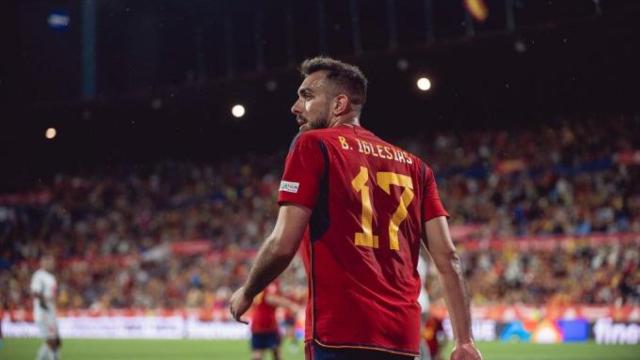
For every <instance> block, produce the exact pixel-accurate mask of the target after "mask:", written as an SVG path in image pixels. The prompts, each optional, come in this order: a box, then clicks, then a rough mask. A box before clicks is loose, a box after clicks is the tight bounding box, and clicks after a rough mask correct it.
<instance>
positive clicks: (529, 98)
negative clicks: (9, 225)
mask: <svg viewBox="0 0 640 360" xmlns="http://www.w3.org/2000/svg"><path fill="white" fill-rule="evenodd" d="M83 3H85V2H83V1H79V2H72V3H70V2H65V1H44V0H41V1H39V0H28V1H21V2H10V3H9V4H8V5H5V6H8V8H6V9H5V10H6V13H9V14H11V13H12V14H15V15H16V16H9V18H10V20H9V23H7V24H5V27H6V28H7V29H8V33H7V35H9V36H7V39H9V41H8V43H7V45H6V46H5V47H4V50H3V54H4V55H3V62H4V64H5V65H7V69H8V70H9V71H6V72H4V73H5V74H6V75H4V77H3V78H2V79H0V80H2V82H1V83H0V86H2V89H3V90H4V91H3V96H2V98H3V100H4V102H5V104H4V105H3V106H2V108H1V109H0V118H2V122H1V126H2V127H3V128H2V129H1V130H0V154H2V155H1V156H2V164H3V169H2V174H3V179H2V180H1V181H0V184H2V185H4V187H2V186H0V190H2V189H3V188H4V189H10V188H15V187H19V186H20V184H21V183H22V182H31V181H34V180H35V179H37V178H38V177H39V176H40V175H45V176H46V175H50V174H51V173H54V172H56V171H60V170H65V169H78V168H79V169H84V168H94V167H101V166H105V165H109V164H117V163H121V162H138V161H140V162H144V161H156V160H159V159H166V158H178V159H181V158H184V159H202V160H209V159H218V158H222V157H225V156H228V155H231V154H237V153H244V152H247V151H253V152H255V151H268V152H271V151H275V150H278V149H283V148H285V147H286V146H287V144H288V142H289V140H290V139H291V137H292V136H293V134H294V133H295V132H296V130H297V129H296V127H295V126H294V122H293V118H292V116H291V115H290V114H289V108H290V106H291V103H292V101H293V100H294V96H295V88H296V87H297V85H298V81H299V76H298V74H297V72H296V64H297V63H298V62H299V61H301V60H302V59H304V58H305V57H308V56H313V55H317V54H320V53H323V54H328V55H331V56H335V57H338V58H341V59H344V60H346V61H350V62H354V63H356V64H357V65H359V66H361V67H362V68H363V70H364V71H365V73H366V74H367V76H368V77H369V79H370V94H369V102H368V104H367V105H366V107H365V111H364V114H363V124H364V125H365V126H367V127H369V128H371V129H372V130H374V131H376V132H378V133H379V134H380V135H382V136H384V137H400V136H407V135H414V134H428V133H429V132H430V131H432V130H433V129H437V128H451V127H453V128H454V129H459V130H464V129H468V128H481V127H487V126H489V127H519V126H529V125H531V124H535V123H537V122H539V121H545V119H551V118H553V117H554V116H556V115H564V116H588V115H589V114H594V113H610V112H637V111H638V104H639V102H638V98H637V94H638V91H637V86H638V85H637V84H638V83H640V82H639V80H640V76H639V73H640V70H638V65H637V64H639V63H640V56H639V55H640V53H639V50H638V47H637V36H638V34H640V31H639V30H640V29H639V28H640V25H639V24H640V22H638V21H637V19H638V15H640V4H639V2H637V1H616V0H610V1H602V2H601V3H602V8H601V14H600V15H598V14H597V11H596V10H597V9H596V7H595V5H594V2H593V1H591V0H572V1H568V0H566V1H532V0H529V1H527V0H515V1H513V3H514V4H515V8H514V13H513V14H514V18H513V19H514V25H515V27H514V28H513V29H510V28H509V21H510V20H509V17H508V16H507V13H506V12H505V2H504V1H502V0H495V1H487V3H488V5H489V13H490V15H489V18H488V20H487V22H485V23H482V24H481V23H477V22H474V23H473V26H471V25H470V24H471V18H470V17H469V16H467V15H466V14H465V12H464V10H463V7H462V1H454V2H437V1H436V2H435V3H434V4H435V5H434V7H433V9H432V13H431V14H432V18H433V19H434V20H433V21H432V22H426V21H425V19H426V18H427V17H428V13H425V4H426V3H429V1H428V0H403V1H393V0H390V1H387V0H353V1H315V0H314V1H287V0H278V1H269V2H264V1H249V0H243V1H204V0H193V1H171V0H153V1H151V0H146V1H142V0H135V1H133V0H129V1H128V0H112V1H106V2H96V3H99V5H98V7H97V9H96V19H97V22H96V24H97V27H96V34H95V53H94V54H93V55H94V56H95V62H94V63H93V64H94V65H95V83H94V85H95V89H96V92H95V96H86V94H83V86H86V79H83V68H84V67H86V66H87V58H86V56H87V53H86V52H85V53H83V46H82V44H83V36H85V37H86V36H89V35H87V34H86V33H83V30H82V29H83V28H82V26H81V23H82V17H81V15H82V14H83V8H82V7H81V5H80V4H83ZM319 9H322V10H321V11H320V10H319ZM84 10H85V11H86V9H84ZM319 11H320V14H321V15H318V14H319ZM53 12H55V13H60V14H62V15H63V16H68V17H69V19H70V22H69V26H68V27H67V28H65V29H53V28H51V26H50V25H48V24H47V18H48V16H50V15H51V14H52V13H53ZM354 14H355V15H357V16H354ZM390 14H395V16H393V15H390ZM356 18H357V21H354V19H356ZM354 24H357V25H358V26H354ZM429 24H431V25H429ZM7 25H8V26H7ZM85 43H86V42H85ZM85 50H86V49H85ZM83 54H84V56H85V57H83ZM400 60H404V61H406V63H405V65H408V67H407V68H406V69H405V70H402V69H400V67H399V66H398V62H399V61H400ZM90 63H91V62H90ZM419 75H428V76H429V77H430V78H431V80H432V82H433V84H434V86H433V89H432V90H431V91H430V92H428V93H421V92H419V91H418V90H417V89H416V87H415V80H416V78H417V77H418V76H419ZM268 82H271V83H270V84H269V85H268V86H267V83H268ZM274 87H275V89H274ZM235 103H242V104H244V105H245V106H246V108H247V114H246V116H245V117H243V118H242V119H239V120H237V119H235V118H233V117H232V116H231V114H230V112H229V109H230V108H231V106H232V105H233V104H235ZM49 126H53V127H56V128H57V129H58V137H57V138H56V139H55V140H54V141H48V140H46V139H45V138H44V130H45V129H46V128H47V127H49Z"/></svg>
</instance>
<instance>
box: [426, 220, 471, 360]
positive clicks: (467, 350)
mask: <svg viewBox="0 0 640 360" xmlns="http://www.w3.org/2000/svg"><path fill="white" fill-rule="evenodd" d="M425 228H426V234H425V235H426V238H425V239H424V240H425V244H426V246H427V250H429V253H430V254H431V257H432V258H433V261H434V263H435V264H436V267H437V268H438V272H439V273H440V276H441V279H442V287H443V289H444V295H445V300H446V301H447V308H448V309H449V317H450V319H451V325H452V327H453V335H454V337H455V347H456V350H455V351H454V353H453V354H452V355H451V358H452V359H481V358H482V357H481V355H480V353H479V352H478V350H476V349H475V345H474V344H473V335H472V333H471V314H470V311H469V297H468V295H467V291H466V286H465V281H464V277H463V274H462V264H461V262H460V257H459V256H458V253H457V252H456V248H455V247H454V245H453V241H452V240H451V235H450V234H449V225H448V224H447V219H446V217H444V216H440V217H437V218H434V219H431V220H429V221H427V222H426V223H425Z"/></svg>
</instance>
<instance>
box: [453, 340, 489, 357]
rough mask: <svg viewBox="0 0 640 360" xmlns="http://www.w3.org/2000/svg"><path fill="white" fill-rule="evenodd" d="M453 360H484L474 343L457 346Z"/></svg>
mask: <svg viewBox="0 0 640 360" xmlns="http://www.w3.org/2000/svg"><path fill="white" fill-rule="evenodd" d="M451 360H482V355H481V354H480V351H478V349H476V346H475V344H474V343H465V344H456V346H455V348H454V349H453V352H452V353H451Z"/></svg>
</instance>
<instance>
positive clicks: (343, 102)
mask: <svg viewBox="0 0 640 360" xmlns="http://www.w3.org/2000/svg"><path fill="white" fill-rule="evenodd" d="M350 108H351V102H350V101H349V97H348V96H347V95H344V94H340V95H338V96H336V97H335V98H333V109H332V110H333V115H335V116H340V115H343V114H345V113H347V112H349V111H350Z"/></svg>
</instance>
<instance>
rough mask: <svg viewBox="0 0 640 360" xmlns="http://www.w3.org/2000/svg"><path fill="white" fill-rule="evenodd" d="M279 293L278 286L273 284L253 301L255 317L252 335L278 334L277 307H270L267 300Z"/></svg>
mask: <svg viewBox="0 0 640 360" xmlns="http://www.w3.org/2000/svg"><path fill="white" fill-rule="evenodd" d="M278 293H279V290H278V285H277V284H276V283H271V284H269V286H267V288H266V289H264V291H262V292H261V293H260V294H258V295H257V296H256V297H255V299H254V300H253V315H252V318H251V333H253V334H259V333H273V332H278V321H277V320H276V307H275V306H273V305H270V304H269V303H268V302H267V301H266V298H268V297H269V295H277V294H278Z"/></svg>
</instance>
